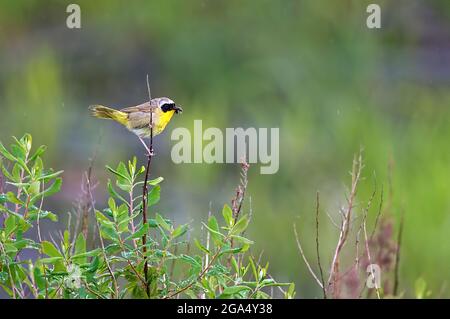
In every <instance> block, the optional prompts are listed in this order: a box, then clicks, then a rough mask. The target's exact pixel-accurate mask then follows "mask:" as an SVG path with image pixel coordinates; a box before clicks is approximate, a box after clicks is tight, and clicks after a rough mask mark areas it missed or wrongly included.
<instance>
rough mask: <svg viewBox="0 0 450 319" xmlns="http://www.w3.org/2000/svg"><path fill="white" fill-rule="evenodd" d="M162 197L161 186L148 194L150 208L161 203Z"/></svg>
mask: <svg viewBox="0 0 450 319" xmlns="http://www.w3.org/2000/svg"><path fill="white" fill-rule="evenodd" d="M160 197H161V186H159V185H158V186H155V187H153V188H152V190H151V191H150V193H149V194H148V206H153V205H155V204H157V203H158V202H159V199H160Z"/></svg>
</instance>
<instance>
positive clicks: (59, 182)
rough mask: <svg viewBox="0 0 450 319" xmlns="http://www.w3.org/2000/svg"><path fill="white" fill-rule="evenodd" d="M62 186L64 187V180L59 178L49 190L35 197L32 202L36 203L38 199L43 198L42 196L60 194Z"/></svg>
mask: <svg viewBox="0 0 450 319" xmlns="http://www.w3.org/2000/svg"><path fill="white" fill-rule="evenodd" d="M61 185H62V178H60V177H59V178H57V179H56V180H55V182H54V183H53V184H52V185H51V186H50V187H49V188H47V189H46V190H44V191H43V192H41V193H39V194H37V195H35V196H33V197H32V198H31V202H35V201H36V200H37V199H38V198H41V197H42V196H43V197H49V196H51V195H53V194H56V193H58V192H59V191H60V190H61Z"/></svg>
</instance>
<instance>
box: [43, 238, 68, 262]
mask: <svg viewBox="0 0 450 319" xmlns="http://www.w3.org/2000/svg"><path fill="white" fill-rule="evenodd" d="M41 247H42V252H43V253H44V254H46V255H47V256H50V257H59V258H63V255H62V254H61V253H60V252H59V250H58V249H57V248H56V247H55V246H54V245H53V244H52V243H51V242H49V241H43V242H42V243H41Z"/></svg>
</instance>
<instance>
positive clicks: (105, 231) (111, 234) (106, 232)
mask: <svg viewBox="0 0 450 319" xmlns="http://www.w3.org/2000/svg"><path fill="white" fill-rule="evenodd" d="M100 233H101V235H102V237H103V238H106V239H110V240H113V241H118V240H119V234H118V233H117V231H116V230H115V229H114V227H111V226H106V225H104V226H102V227H100Z"/></svg>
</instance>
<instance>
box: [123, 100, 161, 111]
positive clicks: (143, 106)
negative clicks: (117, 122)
mask: <svg viewBox="0 0 450 319" xmlns="http://www.w3.org/2000/svg"><path fill="white" fill-rule="evenodd" d="M157 108H158V105H157V104H156V103H154V102H153V100H152V104H151V105H150V104H149V103H148V102H145V103H142V104H139V105H136V106H130V107H126V108H124V109H121V110H120V111H121V112H125V113H135V112H142V113H150V112H153V113H154V112H155V110H156V109H157Z"/></svg>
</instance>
